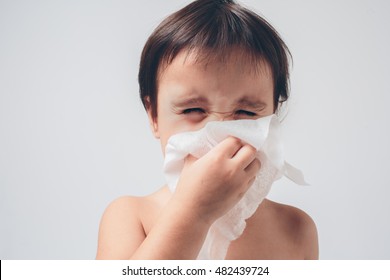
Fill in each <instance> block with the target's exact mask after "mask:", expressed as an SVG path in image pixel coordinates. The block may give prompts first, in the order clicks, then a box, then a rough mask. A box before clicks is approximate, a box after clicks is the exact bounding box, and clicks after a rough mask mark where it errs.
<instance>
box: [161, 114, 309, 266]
mask: <svg viewBox="0 0 390 280" xmlns="http://www.w3.org/2000/svg"><path fill="white" fill-rule="evenodd" d="M228 136H234V137H237V138H239V139H241V140H242V141H243V142H245V143H247V144H250V145H252V146H253V147H255V148H256V150H257V151H258V152H257V158H258V159H259V160H260V162H261V168H260V171H259V173H258V174H257V176H256V179H255V181H254V183H253V184H252V186H251V187H250V188H249V190H248V191H247V192H246V193H245V195H244V196H243V198H242V199H241V200H240V201H239V202H238V203H237V204H236V205H235V206H234V207H233V208H232V209H231V210H230V211H229V212H227V213H226V214H225V215H224V216H222V217H221V218H219V219H218V220H217V221H215V222H214V223H213V224H212V226H211V228H210V230H209V232H208V234H207V237H206V240H205V242H204V244H203V247H202V249H201V251H200V253H199V255H198V259H224V258H225V256H226V253H227V250H228V247H229V244H230V242H231V241H232V240H235V239H237V238H238V237H239V236H240V235H241V234H242V232H243V231H244V229H245V225H246V222H245V220H246V219H248V218H249V217H250V216H252V215H253V214H254V212H255V211H256V209H257V207H258V206H259V205H260V203H261V202H262V201H263V199H264V198H265V197H266V196H267V194H268V192H269V190H270V188H271V185H272V183H273V182H274V181H275V180H277V179H279V178H281V177H282V176H283V175H285V176H286V177H288V178H289V179H291V180H292V181H294V182H295V183H297V184H299V185H306V183H305V181H304V179H303V175H302V173H301V172H300V171H299V170H298V169H296V168H294V167H293V166H291V165H290V164H288V163H286V162H285V161H284V156H283V147H282V143H281V137H280V123H279V120H278V118H277V116H276V115H271V116H267V117H263V118H260V119H257V120H233V121H214V122H209V123H207V124H206V126H205V127H203V128H202V129H201V130H198V131H191V132H184V133H179V134H176V135H173V136H172V137H171V138H169V141H168V144H167V146H166V148H165V160H164V175H165V178H166V180H167V184H168V186H169V188H170V190H171V191H172V192H174V191H175V188H176V185H177V182H178V180H179V177H180V173H181V171H182V169H183V166H184V161H185V158H186V157H187V155H189V154H191V155H193V156H194V157H196V158H200V157H202V156H203V155H205V154H206V153H207V152H208V151H209V150H211V149H212V148H213V147H214V146H215V145H217V144H218V143H219V142H221V141H222V140H224V139H225V138H227V137H228Z"/></svg>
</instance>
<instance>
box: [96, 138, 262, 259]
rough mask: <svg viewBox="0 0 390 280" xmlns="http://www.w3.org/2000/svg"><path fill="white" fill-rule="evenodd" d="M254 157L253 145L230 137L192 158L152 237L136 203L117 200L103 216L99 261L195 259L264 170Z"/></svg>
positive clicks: (153, 229) (152, 230)
mask: <svg viewBox="0 0 390 280" xmlns="http://www.w3.org/2000/svg"><path fill="white" fill-rule="evenodd" d="M255 156H256V151H255V149H254V148H253V147H251V146H249V145H243V144H242V143H241V141H240V140H238V139H236V138H233V137H229V138H227V139H226V140H224V141H222V142H221V143H220V144H219V145H217V146H216V147H215V148H214V149H212V150H211V151H210V152H209V153H207V154H206V155H205V156H204V157H202V158H200V159H198V160H196V159H194V158H189V159H188V160H187V161H186V164H185V167H184V169H183V172H182V174H181V177H180V180H179V183H178V186H177V188H176V191H175V193H174V194H173V195H172V197H171V199H170V201H169V202H168V203H167V205H166V206H165V208H164V209H163V210H162V212H161V215H160V217H159V218H158V220H157V221H156V223H155V224H154V226H153V228H152V229H151V230H150V232H149V234H148V236H145V233H144V230H143V227H142V224H141V222H140V220H139V218H138V217H139V215H138V214H137V212H138V209H139V208H138V207H137V201H136V200H134V201H133V203H121V201H117V202H116V203H115V204H113V205H111V206H110V207H109V208H108V209H107V211H106V212H105V214H104V215H103V218H102V223H101V227H100V232H99V249H98V255H97V258H115V259H118V258H131V259H195V258H196V257H197V255H198V253H199V251H200V249H201V247H202V244H203V242H204V239H205V237H206V234H207V232H208V229H209V228H210V226H211V224H212V223H213V222H214V221H215V220H216V219H217V218H219V217H221V216H222V215H223V214H225V213H226V212H227V211H228V210H229V209H230V208H232V207H233V206H234V205H235V204H236V203H237V202H238V201H239V199H240V198H241V197H242V196H243V194H244V193H245V192H246V191H247V190H248V188H249V187H250V185H251V183H252V182H253V180H254V178H255V175H256V174H257V172H258V171H259V168H260V162H259V161H258V160H257V159H255ZM122 204H123V205H122ZM125 213H131V214H125ZM121 221H122V222H121ZM123 221H126V222H125V223H123Z"/></svg>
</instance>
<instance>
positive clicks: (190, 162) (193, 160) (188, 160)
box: [184, 154, 198, 168]
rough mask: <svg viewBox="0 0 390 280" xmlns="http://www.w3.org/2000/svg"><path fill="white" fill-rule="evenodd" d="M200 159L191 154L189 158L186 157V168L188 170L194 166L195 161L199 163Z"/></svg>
mask: <svg viewBox="0 0 390 280" xmlns="http://www.w3.org/2000/svg"><path fill="white" fill-rule="evenodd" d="M197 160H198V159H197V158H196V157H194V156H193V155H191V154H189V155H188V156H186V158H185V159H184V168H186V167H187V166H190V165H192V164H193V163H194V162H195V161H197Z"/></svg>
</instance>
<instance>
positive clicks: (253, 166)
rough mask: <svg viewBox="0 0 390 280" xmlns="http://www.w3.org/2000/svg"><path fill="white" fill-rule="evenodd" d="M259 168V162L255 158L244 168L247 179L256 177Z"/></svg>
mask: <svg viewBox="0 0 390 280" xmlns="http://www.w3.org/2000/svg"><path fill="white" fill-rule="evenodd" d="M260 168H261V162H260V161H259V160H258V159H257V158H255V159H254V160H253V161H252V162H251V163H250V164H249V165H248V166H247V167H246V168H245V172H246V173H247V174H248V176H249V177H253V176H256V174H257V173H258V172H259V170H260Z"/></svg>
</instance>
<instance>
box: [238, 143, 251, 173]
mask: <svg viewBox="0 0 390 280" xmlns="http://www.w3.org/2000/svg"><path fill="white" fill-rule="evenodd" d="M255 157H256V149H255V148H254V147H252V146H251V145H248V144H246V145H244V146H242V147H241V149H239V150H238V151H237V153H236V154H235V155H234V157H233V160H234V161H236V162H237V163H238V164H239V165H240V167H241V168H242V169H245V168H247V166H248V165H249V164H250V163H251V162H252V161H253V160H254V159H255Z"/></svg>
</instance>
